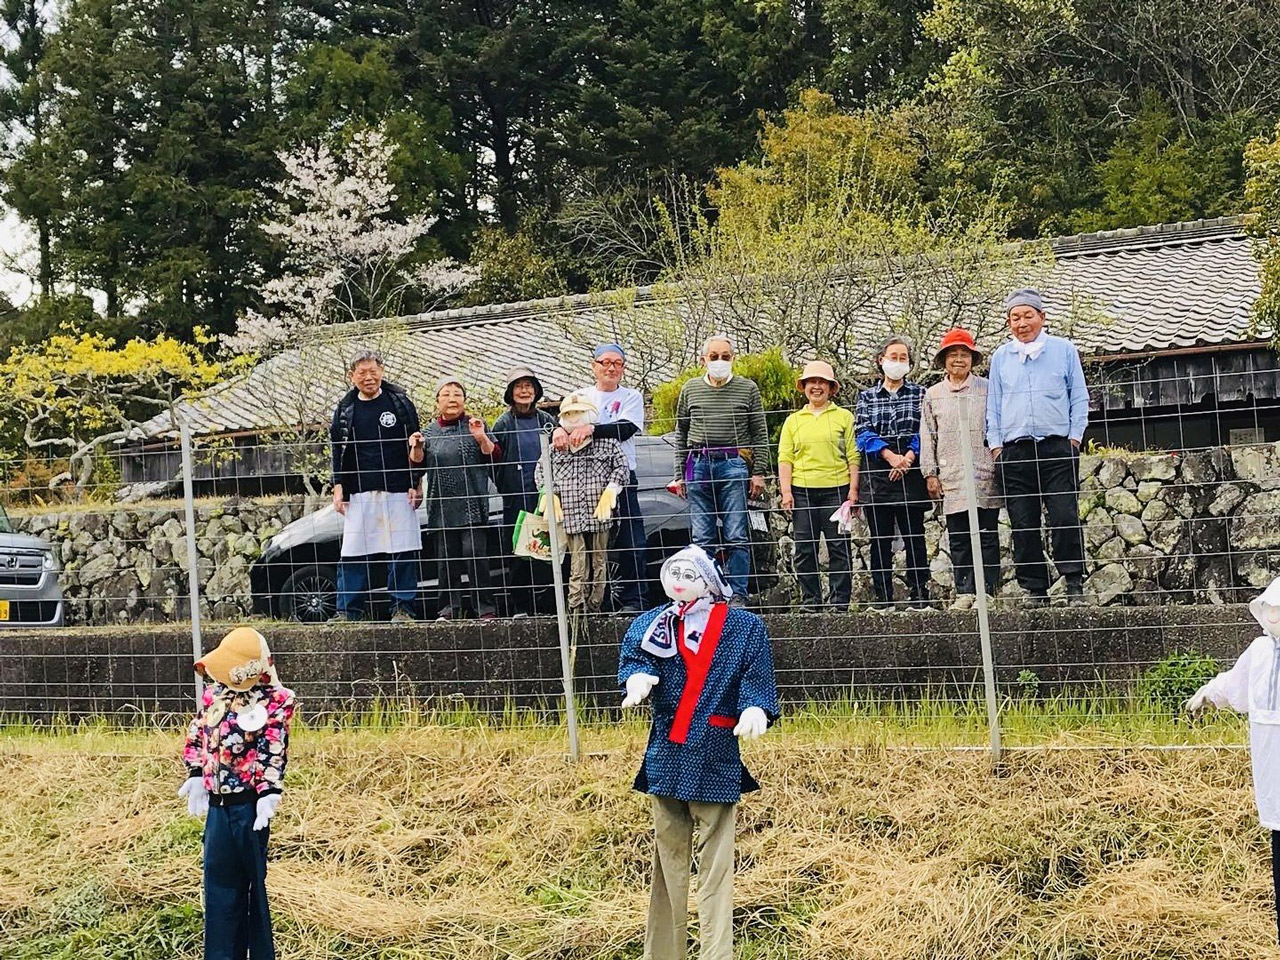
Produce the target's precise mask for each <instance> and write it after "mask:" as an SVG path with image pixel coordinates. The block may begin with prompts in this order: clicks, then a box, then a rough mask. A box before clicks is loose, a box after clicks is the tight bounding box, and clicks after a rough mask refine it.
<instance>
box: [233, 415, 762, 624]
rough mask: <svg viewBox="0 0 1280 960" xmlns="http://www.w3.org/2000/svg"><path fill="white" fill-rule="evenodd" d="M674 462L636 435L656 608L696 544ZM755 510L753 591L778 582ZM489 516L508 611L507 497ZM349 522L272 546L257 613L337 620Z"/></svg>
mask: <svg viewBox="0 0 1280 960" xmlns="http://www.w3.org/2000/svg"><path fill="white" fill-rule="evenodd" d="M673 459H674V447H673V445H672V441H671V440H670V439H669V438H668V437H652V436H645V435H640V436H637V437H636V479H637V481H638V484H639V490H638V496H639V500H640V512H641V514H642V515H643V517H644V529H645V538H646V541H647V545H648V552H647V556H646V564H647V570H646V576H647V577H648V579H649V581H650V583H649V591H648V592H649V599H650V600H651V601H653V602H657V601H658V600H659V598H660V596H661V588H660V587H659V586H658V582H657V581H658V568H659V567H660V566H661V565H662V561H663V560H664V559H665V558H666V557H667V556H669V555H670V554H672V553H674V552H675V551H676V550H679V549H681V548H682V547H685V546H687V545H688V543H689V505H688V503H687V502H686V501H685V500H684V499H683V498H681V497H678V496H676V495H675V494H673V493H671V492H670V491H669V490H668V489H667V484H668V483H669V482H670V480H671V463H672V460H673ZM756 506H757V505H754V504H753V505H752V513H753V514H754V515H753V516H752V518H751V520H752V523H751V536H752V550H751V552H752V592H756V591H759V590H762V589H765V588H766V587H768V586H769V585H770V584H771V583H772V580H773V576H772V574H770V573H767V571H771V570H772V569H773V564H772V563H771V562H770V559H771V556H770V555H771V553H772V551H773V549H774V544H773V542H772V541H771V540H770V538H769V536H768V533H767V524H766V523H765V522H764V513H763V512H762V511H763V509H764V507H763V505H759V507H760V508H759V509H756ZM489 517H490V525H489V531H488V540H487V547H486V549H485V555H486V556H488V557H490V558H492V559H491V561H490V563H491V570H490V582H491V583H492V584H494V585H495V595H494V600H495V603H496V604H497V606H498V609H499V610H500V611H503V612H505V611H506V610H507V609H508V607H509V604H508V602H507V600H508V598H507V595H506V590H505V587H504V586H503V585H504V584H506V583H507V565H508V563H509V561H510V559H511V558H510V553H511V540H510V536H511V530H510V528H505V529H504V528H503V526H502V498H501V497H500V496H498V494H497V493H492V494H491V495H490V497H489ZM426 519H427V514H426V510H425V508H424V509H419V511H418V521H419V523H423V524H425V523H426ZM342 524H343V518H342V516H341V515H339V514H338V512H337V511H336V510H334V509H333V507H332V506H327V507H325V508H324V509H322V510H317V511H316V512H315V513H312V514H308V515H307V516H305V517H302V518H300V519H298V520H295V521H294V522H293V523H291V524H289V525H288V526H287V527H285V528H284V529H283V530H281V531H280V532H279V533H278V534H276V535H275V536H274V537H272V538H271V540H270V541H268V542H267V545H266V548H265V549H264V550H263V552H262V556H261V557H260V558H259V559H258V561H257V562H256V563H255V564H254V565H253V568H252V569H251V570H250V572H249V576H250V581H251V584H252V588H253V609H254V612H255V613H258V614H260V615H262V616H269V617H279V618H281V619H293V620H302V621H304V622H307V623H317V622H320V621H324V620H328V619H329V618H330V617H331V616H333V615H334V613H335V612H336V611H337V582H338V553H339V547H340V545H341V539H342ZM504 540H505V542H503V541H504ZM429 543H430V539H429V538H428V537H427V536H426V535H425V534H424V536H423V546H424V549H423V551H422V559H421V562H420V573H419V577H418V589H419V596H420V599H421V602H422V606H423V611H422V612H423V613H424V614H426V615H428V616H431V615H434V614H435V612H436V611H437V610H438V608H439V607H440V603H439V598H438V590H439V580H438V576H437V573H436V563H435V559H434V558H433V557H432V556H431V555H430V550H429V549H427V545H428V544H429ZM376 566H378V565H377V564H375V567H376ZM373 577H374V583H375V592H374V606H375V609H376V608H378V607H379V606H385V596H386V587H385V571H379V570H376V569H375V570H374V573H373ZM379 577H381V578H382V579H381V582H379ZM379 595H381V597H380V596H379Z"/></svg>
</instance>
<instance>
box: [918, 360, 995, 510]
mask: <svg viewBox="0 0 1280 960" xmlns="http://www.w3.org/2000/svg"><path fill="white" fill-rule="evenodd" d="M966 405H967V406H968V409H967V410H966V409H965V407H966ZM966 415H967V416H968V420H969V432H968V444H969V449H970V450H972V451H973V471H974V478H975V481H976V484H977V491H978V506H979V507H984V508H987V509H994V508H997V507H999V506H1000V497H999V494H998V493H997V492H996V466H995V461H993V460H992V459H991V451H990V450H989V449H988V448H987V443H986V437H985V434H986V422H987V380H986V378H985V377H979V376H978V375H976V374H970V375H969V379H968V380H966V381H965V382H964V383H962V384H961V385H960V386H959V387H954V386H952V384H951V381H949V380H946V379H944V380H943V381H942V382H941V383H935V384H934V385H933V386H932V387H930V388H929V389H928V390H926V391H925V395H924V404H923V407H922V409H921V415H920V472H921V473H923V474H924V475H925V476H926V477H937V478H938V479H940V480H941V481H942V510H943V512H944V513H959V512H960V511H962V510H967V509H969V498H968V496H967V495H966V492H965V489H966V488H965V483H964V457H963V454H962V453H961V450H960V444H961V443H962V442H965V441H964V432H963V426H964V417H965V416H966Z"/></svg>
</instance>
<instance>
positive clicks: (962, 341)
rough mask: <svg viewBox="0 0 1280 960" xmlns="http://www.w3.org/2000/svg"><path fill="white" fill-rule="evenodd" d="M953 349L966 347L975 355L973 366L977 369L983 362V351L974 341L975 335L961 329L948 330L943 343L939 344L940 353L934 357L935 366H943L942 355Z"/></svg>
mask: <svg viewBox="0 0 1280 960" xmlns="http://www.w3.org/2000/svg"><path fill="white" fill-rule="evenodd" d="M952 347H964V348H965V349H966V350H968V351H969V353H971V354H972V355H973V365H974V366H975V367H976V366H977V365H978V364H980V363H981V362H982V351H981V350H979V349H978V345H977V344H976V343H974V341H973V334H972V333H970V332H969V331H968V330H965V329H963V328H961V327H956V328H955V329H953V330H948V331H947V332H946V334H945V335H944V336H943V338H942V342H941V343H940V344H938V352H937V353H935V354H934V355H933V365H934V366H935V367H939V368H940V367H941V366H942V355H943V354H944V353H946V352H947V351H948V350H950V349H951V348H952Z"/></svg>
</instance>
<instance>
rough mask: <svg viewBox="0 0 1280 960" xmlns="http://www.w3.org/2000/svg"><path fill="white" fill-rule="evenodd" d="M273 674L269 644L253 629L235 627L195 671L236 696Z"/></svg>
mask: <svg viewBox="0 0 1280 960" xmlns="http://www.w3.org/2000/svg"><path fill="white" fill-rule="evenodd" d="M270 670H271V651H270V650H268V649H267V641H266V639H265V638H264V637H263V636H262V634H260V633H259V632H258V631H257V630H254V629H253V628H252V627H236V628H235V629H234V630H232V631H231V632H230V633H228V634H227V635H226V636H225V637H223V638H222V642H221V643H220V644H218V646H217V647H216V648H215V649H213V650H211V651H210V652H209V653H206V654H205V655H204V656H203V657H201V658H200V659H199V660H197V661H196V671H197V672H198V673H202V674H205V675H206V676H210V677H213V679H214V680H217V681H218V683H220V684H222V685H223V686H224V687H229V688H230V689H232V690H235V691H236V692H237V693H243V692H244V691H246V690H251V689H252V688H253V685H254V684H256V683H257V682H258V681H259V680H261V679H262V675H263V674H264V673H268V672H269V671H270Z"/></svg>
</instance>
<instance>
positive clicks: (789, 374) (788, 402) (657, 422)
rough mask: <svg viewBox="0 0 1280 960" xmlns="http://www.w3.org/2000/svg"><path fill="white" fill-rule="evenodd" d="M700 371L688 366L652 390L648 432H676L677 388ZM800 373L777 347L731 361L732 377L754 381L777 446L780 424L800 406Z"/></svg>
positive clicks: (698, 368)
mask: <svg viewBox="0 0 1280 960" xmlns="http://www.w3.org/2000/svg"><path fill="white" fill-rule="evenodd" d="M703 372H704V371H703V369H702V367H700V366H698V367H690V368H688V369H687V370H684V371H682V372H681V373H680V374H679V375H678V376H677V377H676V378H675V379H673V380H669V381H667V382H666V383H664V384H662V385H661V386H659V387H657V388H656V389H655V390H654V391H653V414H652V416H651V417H650V418H649V432H650V433H652V434H655V435H661V434H664V433H669V432H670V431H672V430H674V429H675V425H676V402H677V401H678V400H679V399H680V388H681V387H682V386H684V385H685V383H686V382H687V381H689V380H692V379H693V378H694V377H700V376H702V374H703ZM799 373H800V371H799V369H798V368H796V367H793V366H792V365H791V364H790V363H788V362H787V360H786V358H785V357H783V355H782V351H781V350H779V349H778V348H776V347H774V348H772V349H770V350H765V351H763V352H761V353H744V354H740V355H739V356H737V357H735V358H734V361H733V375H734V376H735V377H746V378H747V379H748V380H754V381H755V382H756V386H758V387H759V388H760V399H761V400H762V401H763V403H764V409H765V419H766V420H767V421H768V423H769V439H770V441H771V442H772V443H777V441H778V435H779V434H780V433H782V424H783V422H784V421H785V420H786V419H787V416H788V415H789V414H790V413H791V411H792V410H794V409H796V407H798V406H799V404H800V394H799V393H798V392H797V391H796V377H797V376H798V375H799Z"/></svg>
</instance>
